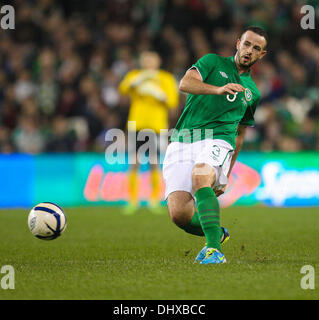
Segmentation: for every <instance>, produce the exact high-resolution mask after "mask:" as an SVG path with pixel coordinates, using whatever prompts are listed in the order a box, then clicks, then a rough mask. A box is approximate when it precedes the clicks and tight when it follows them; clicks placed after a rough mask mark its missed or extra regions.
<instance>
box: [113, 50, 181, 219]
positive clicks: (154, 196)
mask: <svg viewBox="0 0 319 320" xmlns="http://www.w3.org/2000/svg"><path fill="white" fill-rule="evenodd" d="M140 65H141V69H140V70H132V71H130V72H129V73H128V74H127V75H126V76H125V77H124V79H123V80H122V82H121V83H120V85H119V91H120V93H121V94H123V95H128V96H129V97H130V99H131V106H130V110H129V115H128V127H127V129H128V136H129V139H130V138H132V137H133V139H134V140H135V141H130V142H131V143H129V144H130V145H135V143H136V148H134V150H132V149H131V150H129V152H130V153H131V154H134V153H135V154H137V151H138V149H139V148H140V147H141V146H142V145H143V144H144V143H145V141H143V140H144V138H143V137H141V139H138V136H139V132H140V131H141V130H144V131H145V129H149V130H152V131H151V132H150V134H149V135H148V136H149V141H148V142H147V143H148V144H149V145H150V148H149V149H151V150H154V149H157V147H158V146H159V134H160V130H161V129H167V128H168V118H169V113H170V112H169V111H170V110H173V109H174V108H176V107H177V105H178V87H177V83H176V80H175V78H174V76H173V75H172V74H171V73H169V72H167V71H164V70H161V69H160V65H161V58H160V56H159V55H158V54H157V53H156V52H154V51H145V52H143V53H142V54H141V56H140ZM152 133H154V135H152ZM136 140H137V141H136ZM139 140H140V141H139ZM149 156H150V157H154V153H153V154H151V152H149ZM156 157H157V155H156ZM133 160H134V164H132V165H131V167H130V172H129V205H128V206H127V207H126V213H134V212H135V211H136V209H137V208H138V204H139V201H138V193H139V186H138V174H137V172H138V165H139V159H137V157H136V159H133ZM149 161H150V167H151V188H152V192H151V199H150V205H151V208H153V209H154V211H155V212H157V209H158V208H159V201H160V178H161V174H160V172H159V169H158V167H157V163H158V161H157V159H151V158H150V159H149Z"/></svg>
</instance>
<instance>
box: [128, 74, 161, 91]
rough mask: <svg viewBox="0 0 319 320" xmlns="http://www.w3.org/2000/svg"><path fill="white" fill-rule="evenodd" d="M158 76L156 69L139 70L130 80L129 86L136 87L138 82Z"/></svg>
mask: <svg viewBox="0 0 319 320" xmlns="http://www.w3.org/2000/svg"><path fill="white" fill-rule="evenodd" d="M157 76H158V71H157V70H145V71H141V72H140V73H139V74H138V75H137V76H136V77H135V79H134V80H133V81H132V84H131V86H132V87H137V86H139V85H140V84H142V83H143V82H144V81H146V80H149V79H154V78H156V77H157Z"/></svg>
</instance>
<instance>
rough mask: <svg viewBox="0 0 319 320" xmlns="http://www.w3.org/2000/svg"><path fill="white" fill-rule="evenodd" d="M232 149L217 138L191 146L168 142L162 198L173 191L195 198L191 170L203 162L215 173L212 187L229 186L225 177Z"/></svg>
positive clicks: (189, 144)
mask: <svg viewBox="0 0 319 320" xmlns="http://www.w3.org/2000/svg"><path fill="white" fill-rule="evenodd" d="M233 154H234V150H233V147H232V146H231V145H230V144H229V143H228V142H226V141H224V140H220V139H204V140H200V141H196V142H194V143H183V142H171V143H170V144H169V145H168V147H167V150H166V154H165V158H164V162H163V177H164V180H165V185H166V190H165V199H167V197H168V195H169V194H170V193H172V192H174V191H187V192H189V193H190V194H191V195H192V196H193V198H194V192H193V187H192V170H193V167H194V165H195V164H198V163H206V164H208V165H210V166H211V167H212V168H213V169H214V170H215V173H216V181H215V183H214V185H213V188H217V189H218V188H222V187H224V186H225V185H227V183H228V178H227V174H228V171H229V167H230V163H231V158H232V156H233Z"/></svg>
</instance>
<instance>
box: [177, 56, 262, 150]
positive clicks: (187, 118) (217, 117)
mask: <svg viewBox="0 0 319 320" xmlns="http://www.w3.org/2000/svg"><path fill="white" fill-rule="evenodd" d="M192 68H196V69H197V70H198V72H199V73H200V75H201V76H202V79H203V82H205V83H207V84H211V85H214V86H218V87H222V86H224V85H226V84H227V83H239V84H241V85H242V86H243V87H244V88H245V91H244V92H236V94H234V95H230V94H228V95H194V94H188V96H187V100H186V105H185V108H184V111H183V113H182V115H181V116H180V118H179V120H178V122H177V124H176V126H175V129H174V130H173V134H172V136H171V141H180V142H195V141H198V140H203V139H205V138H206V139H222V140H225V141H227V142H228V143H230V144H231V145H232V146H233V147H234V148H235V145H236V142H235V138H236V136H237V126H238V124H241V125H245V126H254V113H255V110H256V107H257V105H258V103H259V100H260V92H259V90H258V88H257V86H256V85H255V83H254V81H253V80H252V78H251V77H250V73H249V72H246V73H242V74H241V75H239V73H238V69H237V66H236V63H235V60H234V57H221V56H218V55H217V54H207V55H205V56H203V57H202V58H201V59H199V60H198V61H197V62H196V63H195V64H194V65H193V66H192Z"/></svg>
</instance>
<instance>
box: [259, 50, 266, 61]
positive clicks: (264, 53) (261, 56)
mask: <svg viewBox="0 0 319 320" xmlns="http://www.w3.org/2000/svg"><path fill="white" fill-rule="evenodd" d="M266 54H267V50H263V52H262V53H261V55H260V56H259V60H260V59H262V58H263V57H264V56H265V55H266Z"/></svg>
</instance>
